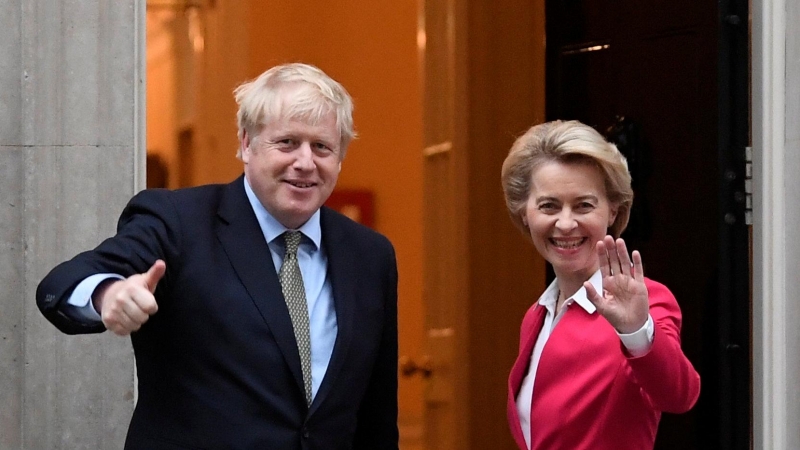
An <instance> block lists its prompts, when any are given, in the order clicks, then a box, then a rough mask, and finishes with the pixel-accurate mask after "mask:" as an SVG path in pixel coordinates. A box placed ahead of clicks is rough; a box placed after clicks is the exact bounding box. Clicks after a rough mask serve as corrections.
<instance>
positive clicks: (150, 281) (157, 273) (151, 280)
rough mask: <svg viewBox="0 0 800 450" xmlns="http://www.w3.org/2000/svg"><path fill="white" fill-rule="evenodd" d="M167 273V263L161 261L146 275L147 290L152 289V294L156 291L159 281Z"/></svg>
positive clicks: (154, 264)
mask: <svg viewBox="0 0 800 450" xmlns="http://www.w3.org/2000/svg"><path fill="white" fill-rule="evenodd" d="M166 272H167V263H165V262H164V261H163V260H160V259H159V260H157V261H156V262H154V263H153V265H152V266H150V269H148V270H147V272H145V273H144V282H145V283H147V288H148V289H150V292H155V291H156V286H157V285H158V281H159V280H161V278H162V277H163V276H164V273H166Z"/></svg>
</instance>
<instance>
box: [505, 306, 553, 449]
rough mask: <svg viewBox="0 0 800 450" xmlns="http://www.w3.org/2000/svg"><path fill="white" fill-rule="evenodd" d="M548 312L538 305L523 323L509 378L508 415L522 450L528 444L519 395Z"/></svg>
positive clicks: (510, 425) (513, 432)
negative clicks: (523, 428)
mask: <svg viewBox="0 0 800 450" xmlns="http://www.w3.org/2000/svg"><path fill="white" fill-rule="evenodd" d="M546 312H547V309H546V308H544V307H542V306H539V304H538V303H537V304H536V306H534V308H533V312H532V313H531V317H530V318H528V317H526V318H525V319H528V320H524V321H523V326H522V335H521V336H520V351H519V355H518V356H517V360H516V361H515V362H514V366H513V367H512V368H511V373H510V374H509V376H508V403H507V411H506V413H507V415H508V421H509V427H510V428H511V434H512V436H514V440H515V441H516V443H517V445H518V446H519V447H520V448H527V444H526V443H525V436H524V435H523V433H522V425H521V424H520V423H519V414H518V413H517V394H519V390H520V387H522V380H523V379H524V378H525V375H526V374H527V372H528V366H530V364H531V355H532V353H533V347H534V345H536V340H537V339H538V337H539V333H540V332H541V331H542V326H543V325H544V317H545V314H546Z"/></svg>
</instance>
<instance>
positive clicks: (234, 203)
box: [217, 176, 305, 392]
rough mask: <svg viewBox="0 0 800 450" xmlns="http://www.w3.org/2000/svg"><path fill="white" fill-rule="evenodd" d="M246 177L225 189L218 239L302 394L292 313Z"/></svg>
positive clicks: (220, 211) (221, 205)
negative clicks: (249, 192)
mask: <svg viewBox="0 0 800 450" xmlns="http://www.w3.org/2000/svg"><path fill="white" fill-rule="evenodd" d="M244 182H245V181H244V176H241V177H239V178H238V179H237V180H236V181H234V182H233V183H231V184H229V185H228V186H227V187H226V188H225V193H224V194H223V197H222V201H221V202H220V207H219V211H218V215H219V217H220V219H221V221H222V224H221V226H220V227H219V228H218V231H217V237H218V238H219V241H220V243H221V244H222V247H223V248H224V249H225V253H226V254H227V255H228V259H229V260H230V262H231V265H233V268H234V270H235V271H236V274H237V276H238V277H239V279H240V280H241V282H242V284H243V285H244V287H245V289H247V292H248V293H249V294H250V298H251V299H252V300H253V302H254V303H255V305H256V308H258V311H259V313H260V314H261V317H262V318H263V319H264V321H265V322H266V323H267V325H268V326H269V329H270V331H271V332H272V335H273V336H274V337H275V342H276V343H277V345H278V348H280V350H281V353H282V354H283V357H284V359H285V360H286V364H287V365H288V366H289V369H290V370H291V372H292V375H293V376H294V378H295V381H296V382H297V385H298V387H299V388H300V391H301V392H304V389H305V388H304V386H303V374H302V369H301V368H300V354H299V353H298V350H297V342H296V341H295V337H294V330H293V329H292V321H291V318H290V317H289V310H288V308H287V307H286V302H285V300H284V299H283V292H282V291H281V285H280V281H279V279H278V274H277V273H276V271H275V267H274V265H273V263H272V256H271V254H270V250H269V246H268V245H267V242H266V240H265V239H264V234H263V232H262V231H261V227H260V226H259V224H258V220H257V219H256V216H255V213H254V212H253V208H252V206H251V205H250V202H249V201H248V199H247V195H246V194H245V192H244Z"/></svg>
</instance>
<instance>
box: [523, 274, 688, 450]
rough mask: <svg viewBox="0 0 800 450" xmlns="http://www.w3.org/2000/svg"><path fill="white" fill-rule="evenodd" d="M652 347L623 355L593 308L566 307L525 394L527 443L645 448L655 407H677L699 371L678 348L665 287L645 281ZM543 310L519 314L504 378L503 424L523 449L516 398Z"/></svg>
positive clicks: (538, 449)
mask: <svg viewBox="0 0 800 450" xmlns="http://www.w3.org/2000/svg"><path fill="white" fill-rule="evenodd" d="M645 284H646V285H647V290H648V294H649V297H650V315H651V316H652V317H653V321H654V324H655V334H654V336H653V347H652V348H651V349H650V351H649V352H648V353H647V354H645V355H643V356H640V357H638V358H633V357H631V356H630V355H628V354H627V352H626V351H625V348H624V347H623V345H622V342H620V339H619V337H618V336H617V334H616V332H615V331H614V328H613V327H612V326H611V324H609V323H608V322H607V321H606V320H605V319H604V318H603V317H602V316H600V314H599V313H596V312H595V313H594V314H589V313H587V312H586V311H585V310H584V309H583V308H580V307H574V306H573V307H571V308H569V309H568V310H567V312H566V313H565V314H564V316H563V317H562V318H561V320H560V321H559V323H558V325H557V326H556V327H555V328H554V329H553V332H552V334H551V335H550V338H549V340H548V341H547V344H546V345H545V347H544V350H543V351H542V356H541V359H540V362H539V368H538V370H537V372H536V381H535V383H534V388H533V399H532V400H531V430H530V431H531V449H532V450H557V449H565V450H566V449H569V450H579V449H591V450H602V449H614V450H624V449H631V450H641V449H652V448H653V445H654V443H655V438H656V430H657V429H658V421H659V419H660V418H661V412H662V411H666V412H670V413H682V412H686V411H688V410H689V409H690V408H691V407H692V406H694V404H695V402H696V401H697V397H698V396H699V395H700V376H699V375H698V374H697V372H696V371H695V369H694V367H692V364H691V363H690V362H689V360H688V359H687V358H686V356H685V355H684V354H683V351H681V338H680V331H681V311H680V308H679V307H678V303H677V302H676V301H675V297H674V296H673V295H672V293H671V292H670V291H669V289H667V288H666V286H664V285H662V284H660V283H657V282H655V281H652V280H650V279H645ZM544 317H545V308H544V307H541V306H539V305H538V303H536V304H534V305H533V306H532V307H531V308H530V309H529V310H528V312H527V313H526V314H525V318H524V319H523V321H522V330H521V333H520V350H519V356H517V360H516V362H515V363H514V366H513V367H512V369H511V374H510V376H509V379H508V422H509V426H510V427H511V434H512V435H513V436H514V440H515V441H516V442H517V445H518V446H519V448H521V449H527V446H526V445H525V439H524V437H523V435H522V428H521V426H520V422H519V416H518V414H517V405H516V397H517V394H518V393H519V390H520V387H521V385H522V380H523V378H524V377H525V375H526V373H527V371H528V365H529V364H530V360H531V352H532V351H533V346H534V344H535V343H536V339H537V337H538V336H539V331H540V330H541V328H542V324H543V322H544Z"/></svg>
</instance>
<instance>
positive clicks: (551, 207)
mask: <svg viewBox="0 0 800 450" xmlns="http://www.w3.org/2000/svg"><path fill="white" fill-rule="evenodd" d="M556 209H557V206H556V204H555V203H542V204H540V205H539V210H541V211H545V212H548V211H555V210H556Z"/></svg>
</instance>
